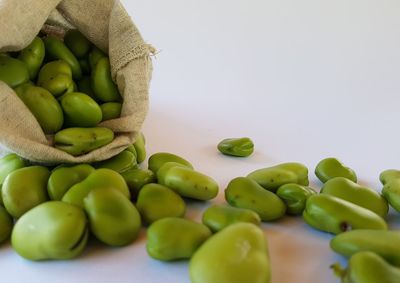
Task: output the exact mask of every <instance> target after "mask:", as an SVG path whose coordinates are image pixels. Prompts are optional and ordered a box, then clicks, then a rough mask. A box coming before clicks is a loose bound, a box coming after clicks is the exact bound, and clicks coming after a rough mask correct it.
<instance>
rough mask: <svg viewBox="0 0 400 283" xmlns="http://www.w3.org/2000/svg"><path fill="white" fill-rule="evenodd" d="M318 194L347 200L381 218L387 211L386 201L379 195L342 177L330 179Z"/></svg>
mask: <svg viewBox="0 0 400 283" xmlns="http://www.w3.org/2000/svg"><path fill="white" fill-rule="evenodd" d="M320 193H321V194H328V195H332V196H335V197H338V198H341V199H344V200H347V201H349V202H352V203H354V204H357V205H359V206H362V207H364V208H367V209H369V210H371V211H373V212H375V213H376V214H378V215H379V216H381V217H385V216H386V215H387V213H388V211H389V206H388V204H387V201H386V200H385V198H384V197H383V196H382V195H381V194H379V193H378V192H376V191H375V190H373V189H371V188H368V187H364V186H361V185H359V184H357V183H354V182H353V181H351V180H349V179H347V178H344V177H335V178H332V179H330V180H329V181H327V182H326V183H325V184H324V185H323V187H322V188H321V191H320Z"/></svg>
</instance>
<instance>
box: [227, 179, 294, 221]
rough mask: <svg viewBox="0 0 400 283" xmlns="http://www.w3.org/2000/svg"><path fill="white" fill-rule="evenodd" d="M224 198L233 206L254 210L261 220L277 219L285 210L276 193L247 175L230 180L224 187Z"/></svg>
mask: <svg viewBox="0 0 400 283" xmlns="http://www.w3.org/2000/svg"><path fill="white" fill-rule="evenodd" d="M225 199H226V201H227V202H228V203H229V204H230V205H232V206H234V207H239V208H246V209H250V210H252V211H254V212H256V213H257V214H258V215H259V216H260V217H261V220H262V221H273V220H277V219H279V218H281V217H283V216H284V215H285V212H286V205H285V203H284V202H283V201H282V200H281V199H280V198H279V197H278V196H277V195H276V194H274V193H273V192H270V191H268V190H265V189H264V188H263V187H261V186H260V185H259V184H258V183H257V182H256V181H254V180H252V179H250V178H247V177H237V178H235V179H233V180H231V181H230V182H229V184H228V186H227V187H226V189H225Z"/></svg>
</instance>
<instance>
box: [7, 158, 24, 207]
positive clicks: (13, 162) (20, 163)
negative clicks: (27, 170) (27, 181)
mask: <svg viewBox="0 0 400 283" xmlns="http://www.w3.org/2000/svg"><path fill="white" fill-rule="evenodd" d="M26 165H27V162H26V161H25V160H24V159H22V158H21V157H19V156H18V155H17V154H15V153H9V154H7V155H5V156H3V157H2V158H0V204H3V197H2V193H1V190H2V189H1V188H2V186H3V182H4V180H5V179H6V177H7V176H8V174H10V173H11V172H13V171H15V170H17V169H20V168H23V167H25V166H26Z"/></svg>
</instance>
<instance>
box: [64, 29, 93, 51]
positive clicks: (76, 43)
mask: <svg viewBox="0 0 400 283" xmlns="http://www.w3.org/2000/svg"><path fill="white" fill-rule="evenodd" d="M64 43H65V45H66V46H67V47H68V48H69V50H71V52H72V53H73V54H74V55H75V57H76V58H83V57H85V56H86V55H88V53H89V51H90V48H91V46H92V44H91V43H90V41H89V40H88V39H87V38H86V37H85V36H84V35H83V34H82V33H81V32H80V31H79V30H77V29H70V30H68V31H67V32H66V33H65V36H64Z"/></svg>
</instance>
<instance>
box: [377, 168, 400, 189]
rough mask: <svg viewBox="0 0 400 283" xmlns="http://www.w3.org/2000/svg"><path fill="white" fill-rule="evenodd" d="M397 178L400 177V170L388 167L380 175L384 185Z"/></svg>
mask: <svg viewBox="0 0 400 283" xmlns="http://www.w3.org/2000/svg"><path fill="white" fill-rule="evenodd" d="M395 179H400V170H397V169H388V170H385V171H383V172H381V174H380V175H379V181H381V183H382V185H386V183H388V182H389V181H392V180H395Z"/></svg>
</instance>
